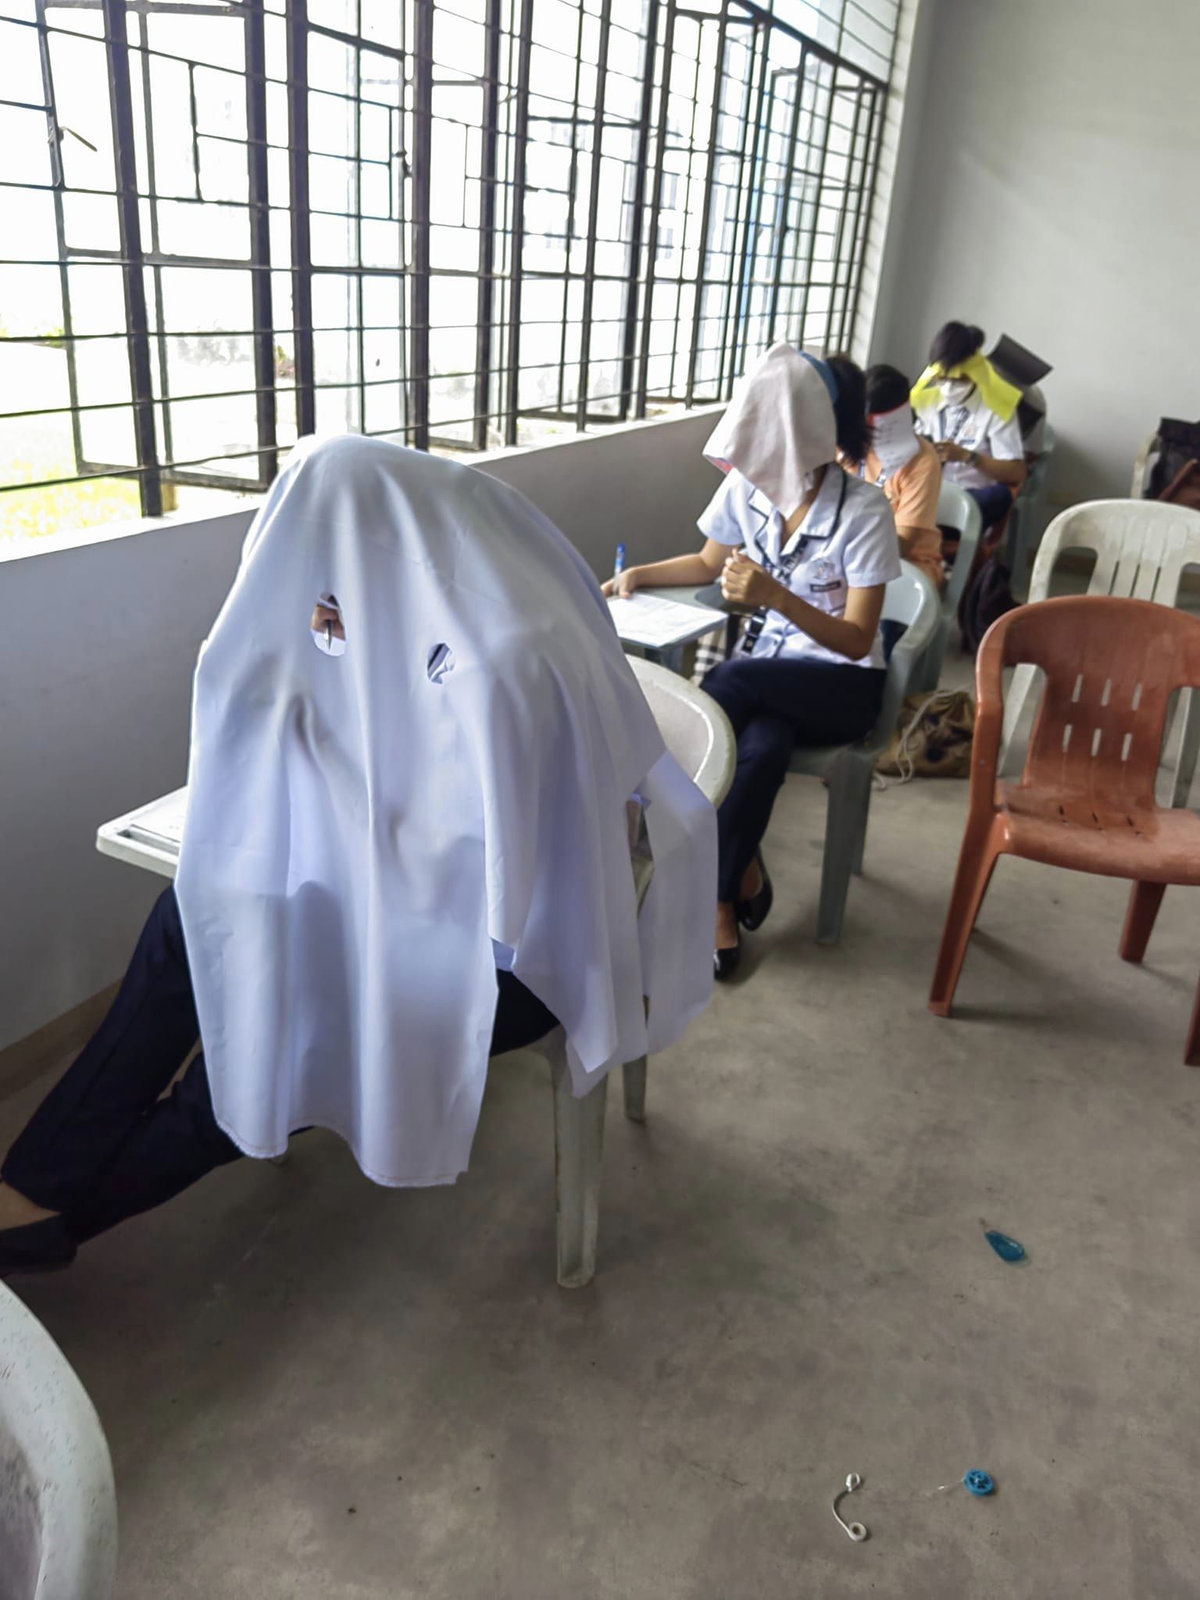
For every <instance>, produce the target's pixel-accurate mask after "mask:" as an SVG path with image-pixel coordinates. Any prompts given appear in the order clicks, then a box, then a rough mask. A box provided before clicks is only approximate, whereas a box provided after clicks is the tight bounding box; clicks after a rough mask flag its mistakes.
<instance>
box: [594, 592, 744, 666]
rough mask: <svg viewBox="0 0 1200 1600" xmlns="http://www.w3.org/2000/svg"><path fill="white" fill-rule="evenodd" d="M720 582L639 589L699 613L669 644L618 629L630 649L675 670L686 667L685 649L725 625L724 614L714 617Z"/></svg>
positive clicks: (628, 649) (623, 642)
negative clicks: (641, 639) (640, 638)
mask: <svg viewBox="0 0 1200 1600" xmlns="http://www.w3.org/2000/svg"><path fill="white" fill-rule="evenodd" d="M715 591H716V585H715V584H714V585H709V586H708V587H706V588H703V589H694V588H692V587H691V586H690V585H685V586H683V587H680V588H665V587H660V588H654V589H638V590H636V591H635V593H637V594H645V595H649V596H650V598H651V599H652V600H673V601H674V602H675V603H676V604H677V605H678V606H681V607H683V608H684V609H686V610H689V611H695V612H697V613H698V615H697V619H696V622H695V624H694V625H693V626H691V627H689V628H685V629H683V630H682V631H681V632H680V633H679V634H678V635H677V636H676V637H675V638H674V639H673V640H672V641H671V643H670V644H669V645H663V646H650V645H644V644H640V643H638V642H637V641H636V640H633V639H627V638H626V637H625V635H624V634H622V633H621V630H620V628H618V629H617V635H618V637H619V638H620V640H621V643H622V644H623V645H624V646H625V649H626V651H627V652H632V651H635V650H636V651H637V652H639V653H640V654H641V655H643V656H645V658H646V659H647V660H648V661H658V662H661V663H662V665H663V666H664V667H669V668H670V669H671V671H672V672H682V671H683V653H684V651H685V650H686V648H687V647H688V645H689V644H694V643H695V641H696V640H697V639H702V638H703V637H704V635H705V634H706V633H712V632H713V630H714V629H715V628H717V627H719V626H720V625H721V621H722V620H723V617H724V615H725V614H724V613H723V614H722V617H721V618H717V619H716V620H714V612H715V610H716V609H717V602H715V601H714V592H715Z"/></svg>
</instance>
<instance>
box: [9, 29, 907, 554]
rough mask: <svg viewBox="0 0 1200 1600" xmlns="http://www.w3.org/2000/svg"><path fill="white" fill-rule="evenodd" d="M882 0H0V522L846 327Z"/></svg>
mask: <svg viewBox="0 0 1200 1600" xmlns="http://www.w3.org/2000/svg"><path fill="white" fill-rule="evenodd" d="M896 12H897V0H862V3H859V0H820V3H819V4H818V3H812V4H806V3H803V0H777V3H776V5H775V7H774V10H771V9H769V8H762V7H760V6H759V5H757V4H756V3H753V0H697V3H696V4H691V5H687V6H685V5H683V4H680V3H676V0H445V3H442V0H436V3H435V0H402V3H399V4H397V3H396V0H307V6H305V5H303V4H300V5H295V4H293V5H291V6H285V5H284V0H266V3H265V4H264V3H262V0H244V3H236V0H211V3H195V4H193V3H187V0H136V3H123V0H72V3H70V4H59V5H53V4H48V3H46V0H0V187H2V188H3V207H4V217H5V226H4V229H3V234H2V242H0V538H2V537H6V536H7V537H18V538H20V537H28V536H30V535H33V536H38V535H42V534H46V533H53V532H56V531H58V530H59V529H64V528H78V527H88V526H94V525H98V524H102V523H104V522H109V521H113V520H116V519H124V518H127V517H130V516H136V515H139V514H148V515H154V514H157V513H158V512H160V511H162V510H170V509H173V508H175V507H184V508H189V507H193V506H194V507H196V508H197V509H200V508H203V507H205V506H218V507H219V506H224V505H228V504H229V503H231V502H230V498H229V497H230V494H231V493H248V492H256V491H258V490H260V489H261V488H263V487H264V486H265V485H266V484H267V483H269V482H270V480H271V478H272V477H273V476H274V473H275V471H276V470H277V467H278V463H279V461H280V459H281V457H282V456H283V454H284V453H285V452H286V451H287V449H288V448H289V447H290V446H291V445H292V444H293V443H294V442H295V440H296V438H297V436H298V434H302V433H307V432H313V431H316V432H321V433H328V432H335V431H342V430H346V429H351V430H361V431H365V432H368V433H372V434H377V435H381V436H383V437H387V438H393V439H396V440H398V441H400V442H404V443H410V444H415V445H417V446H418V447H420V448H432V449H436V450H444V451H452V452H471V451H480V450H488V449H495V448H498V447H501V446H504V445H522V444H530V443H535V442H537V441H538V440H540V439H544V438H547V437H552V436H557V435H561V434H564V433H569V432H572V431H575V430H576V429H586V428H595V427H602V426H605V425H609V424H611V423H615V422H620V421H625V420H629V419H632V418H637V417H642V416H647V415H659V414H663V413H664V412H667V411H670V410H672V409H674V408H676V407H682V406H688V405H694V404H701V403H706V402H709V401H714V400H720V399H723V398H725V396H726V395H727V394H728V392H729V387H730V385H731V384H732V382H733V381H734V379H735V378H736V376H737V375H738V374H739V373H740V372H741V370H743V368H744V366H745V364H746V362H747V360H749V359H752V358H753V357H754V355H756V354H757V353H758V351H759V350H761V349H762V348H763V347H764V346H765V345H766V344H767V343H769V342H770V341H771V340H772V339H774V338H791V339H795V340H796V341H798V342H801V343H805V344H809V345H819V346H825V347H830V348H832V347H842V346H844V345H845V344H847V343H848V342H849V339H850V337H851V335H852V332H853V325H854V316H855V309H856V301H857V292H858V281H859V275H860V269H861V262H862V255H863V249H864V244H865V238H866V226H867V220H868V210H869V205H870V200H871V194H872V189H873V183H874V173H875V165H876V159H877V153H878V143H879V135H880V130H881V127H882V119H883V101H884V94H885V92H886V89H885V86H886V83H887V79H888V76H889V72H890V63H891V55H892V49H893V42H894V35H895V27H896Z"/></svg>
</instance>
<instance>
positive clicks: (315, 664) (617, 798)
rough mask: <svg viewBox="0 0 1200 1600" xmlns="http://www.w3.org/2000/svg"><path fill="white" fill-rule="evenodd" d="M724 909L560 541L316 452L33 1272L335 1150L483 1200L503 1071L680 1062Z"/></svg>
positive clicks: (300, 470) (10, 1213) (218, 682)
mask: <svg viewBox="0 0 1200 1600" xmlns="http://www.w3.org/2000/svg"><path fill="white" fill-rule="evenodd" d="M315 601H319V602H320V603H319V605H318V606H317V608H316V610H315V612H314V610H313V606H314V602H315ZM634 794H636V795H637V796H638V797H639V798H640V799H641V800H642V801H644V809H643V810H641V811H640V813H637V814H636V816H635V820H637V821H638V823H639V832H638V843H639V848H640V847H642V845H643V844H645V845H648V848H649V851H650V854H651V855H652V857H653V859H654V866H655V870H654V875H653V879H652V881H651V884H650V887H649V890H648V892H647V894H646V897H645V900H644V902H643V904H642V906H641V908H640V910H639V907H638V904H637V895H636V891H635V887H634V878H633V872H632V870H631V866H630V816H629V809H630V797H631V796H633V795H634ZM642 825H644V830H645V832H644V837H643V835H642V833H641V831H640V829H641V826H642ZM715 890H716V819H715V817H714V815H713V810H712V807H711V805H710V804H709V803H708V801H707V800H705V799H704V797H703V796H702V795H701V794H700V792H699V790H698V789H697V788H696V787H695V785H694V784H693V783H692V782H691V781H690V779H688V778H687V777H686V776H685V775H684V773H683V772H682V771H681V770H680V768H679V767H678V765H677V764H676V763H675V761H674V759H673V758H672V757H671V756H670V755H669V754H668V753H667V752H666V751H665V749H664V747H663V741H662V736H661V734H660V733H659V730H658V727H657V725H656V723H655V721H654V718H653V716H652V715H651V712H650V709H649V707H648V706H647V704H646V700H645V696H644V695H643V694H642V692H641V690H640V688H639V687H638V684H637V680H636V679H635V678H634V676H633V673H632V672H631V671H630V668H629V663H628V662H627V661H626V659H625V657H624V655H623V653H622V651H621V646H620V643H619V641H618V639H617V637H616V635H615V633H614V632H613V628H612V623H611V621H610V620H609V617H608V614H607V608H606V607H605V605H604V603H603V601H602V600H601V598H600V591H599V589H598V587H597V585H596V582H595V579H594V578H593V577H592V575H591V573H590V572H589V571H588V569H587V567H586V566H585V564H584V562H583V560H582V559H581V557H580V556H579V554H578V553H577V552H576V551H575V550H573V549H572V548H571V546H570V545H569V544H568V543H567V541H566V539H564V538H563V536H562V535H561V534H560V533H559V532H558V530H557V529H555V528H554V527H552V526H551V525H550V523H549V522H547V520H546V518H545V517H543V516H542V515H541V513H540V512H539V511H537V510H536V509H535V508H534V507H533V506H531V505H530V504H529V502H528V501H527V500H525V499H524V498H523V496H521V495H520V494H518V493H517V492H516V491H515V490H513V489H510V488H508V487H507V486H506V485H504V484H501V483H499V482H498V481H497V480H495V479H493V478H489V477H487V476H485V475H484V474H483V473H480V472H476V471H474V470H473V469H471V468H467V467H462V466H457V465H455V464H453V463H451V462H448V461H440V460H437V459H435V458H434V457H431V456H427V455H420V454H418V453H417V452H416V451H413V450H404V449H401V448H400V447H399V446H398V445H393V444H386V443H385V442H384V441H383V440H380V439H363V438H345V439H334V440H330V441H328V442H326V443H323V444H320V445H314V444H313V443H312V441H305V443H304V444H302V445H301V446H300V447H299V448H298V449H297V450H296V451H295V452H294V453H293V456H292V459H291V461H290V462H289V464H288V466H287V467H286V469H285V470H284V471H283V473H282V474H281V475H280V477H279V478H278V479H277V480H276V482H275V484H274V486H273V487H272V489H271V492H270V494H269V495H268V497H267V500H266V503H265V504H264V506H263V508H262V509H261V510H260V512H259V514H258V516H257V517H256V519H255V522H254V525H253V526H252V528H251V530H250V532H249V534H248V536H247V539H246V546H245V550H244V552H243V556H242V563H241V566H240V569H239V571H238V574H237V577H236V579H235V581H234V585H233V588H232V590H231V591H230V594H229V597H228V599H227V600H226V602H225V605H224V607H223V608H222V611H221V614H220V616H219V617H218V619H217V622H216V624H215V625H214V628H213V631H212V634H211V635H210V637H209V638H208V640H207V641H206V643H205V645H204V648H203V650H202V652H201V656H200V663H199V666H198V668H197V672H196V685H195V696H194V704H193V715H192V742H191V762H190V773H189V799H188V812H187V818H186V822H185V826H184V834H183V846H182V850H181V854H180V861H179V873H178V877H177V879H176V884H175V887H174V888H172V889H168V890H167V891H166V892H165V893H164V894H163V895H162V897H161V898H160V900H159V902H158V904H157V906H156V907H155V908H154V911H153V912H152V913H151V916H150V920H149V922H148V923H147V924H146V928H145V930H144V932H143V934H142V937H141V940H140V942H139V944H138V948H137V951H136V953H135V955H134V958H133V961H132V962H131V964H130V966H129V970H128V971H127V973H126V975H125V979H124V981H123V983H122V985H121V989H120V992H119V994H118V996H117V999H116V1001H115V1002H114V1004H113V1008H112V1010H111V1011H110V1013H109V1015H108V1017H107V1018H106V1019H105V1021H104V1022H103V1023H102V1024H101V1026H100V1029H99V1031H98V1032H97V1034H96V1035H95V1037H94V1038H93V1039H92V1040H91V1042H90V1043H89V1044H88V1045H87V1046H86V1048H85V1049H84V1051H83V1053H82V1054H81V1055H80V1057H79V1058H78V1060H77V1061H76V1062H75V1063H74V1065H73V1066H72V1067H71V1068H70V1069H69V1070H68V1071H67V1073H66V1075H65V1076H64V1077H63V1078H62V1079H61V1081H60V1082H59V1083H58V1084H56V1085H55V1087H54V1088H53V1089H52V1090H51V1091H50V1093H49V1095H48V1096H47V1098H46V1099H45V1101H44V1102H43V1103H42V1105H41V1107H40V1108H39V1109H38V1110H37V1111H36V1112H35V1113H34V1115H33V1117H32V1118H31V1120H30V1122H29V1124H28V1126H27V1127H26V1128H25V1130H24V1132H23V1133H21V1135H20V1136H19V1137H18V1138H17V1140H16V1142H15V1143H14V1144H13V1146H12V1149H11V1150H10V1151H9V1152H8V1155H7V1156H6V1158H5V1160H4V1163H3V1168H2V1177H3V1182H2V1183H0V1275H3V1274H5V1273H9V1272H16V1271H21V1270H26V1271H29V1270H36V1269H45V1268H48V1267H52V1266H64V1265H66V1263H67V1262H68V1261H70V1260H71V1258H72V1257H73V1256H74V1254H75V1251H76V1248H77V1246H78V1245H79V1244H81V1243H82V1242H83V1241H84V1240H87V1239H91V1238H92V1237H94V1236H95V1235H96V1234H98V1233H100V1232H102V1231H104V1230H105V1229H107V1228H111V1227H113V1226H114V1225H115V1224H116V1223H119V1222H121V1221H122V1220H124V1219H125V1218H126V1217H131V1216H133V1215H135V1214H136V1213H137V1212H140V1211H145V1210H147V1209H149V1208H150V1207H151V1206H156V1205H159V1204H160V1203H161V1202H162V1201H164V1200H167V1199H169V1198H170V1197H171V1196H172V1195H175V1194H178V1193H179V1191H180V1190H181V1189H184V1188H186V1187H187V1186H188V1185H189V1184H191V1183H194V1182H196V1180H197V1179H198V1178H201V1177H203V1176H204V1174H205V1173H207V1172H210V1171H211V1170H212V1169H213V1168H214V1167H217V1166H220V1165H222V1164H223V1163H225V1162H228V1161H232V1160H233V1159H234V1158H235V1157H237V1156H239V1155H252V1156H272V1155H278V1154H280V1153H281V1152H282V1151H283V1150H284V1149H285V1148H286V1146H287V1141H288V1136H289V1134H290V1133H292V1132H293V1131H296V1130H299V1129H303V1128H305V1127H309V1126H313V1125H316V1126H320V1127H324V1128H327V1129H330V1130H332V1131H333V1132H335V1133H337V1134H340V1135H341V1137H342V1138H344V1139H345V1140H346V1141H347V1143H348V1144H349V1145H350V1147H351V1149H352V1150H353V1152H354V1155H355V1157H356V1159H357V1160H358V1163H359V1166H360V1167H361V1168H362V1170H363V1172H364V1173H366V1175H367V1176H368V1177H370V1178H373V1179H374V1180H375V1181H376V1182H379V1183H384V1184H390V1185H425V1184H434V1183H452V1182H453V1181H454V1179H455V1177H456V1176H457V1175H458V1174H459V1173H460V1172H462V1171H463V1170H464V1169H465V1167H466V1165H467V1160H468V1156H469V1154H470V1148H471V1141H472V1137H473V1135H474V1130H475V1123H476V1119H477V1117H478V1114H479V1104H480V1100H481V1097H482V1093H483V1084H484V1079H485V1077H486V1075H487V1063H488V1056H489V1054H490V1053H493V1052H499V1051H503V1050H509V1049H513V1048H515V1047H516V1046H518V1045H523V1044H529V1043H531V1042H532V1041H533V1040H535V1039H538V1038H540V1037H541V1036H542V1035H543V1034H545V1033H546V1032H547V1031H548V1030H549V1029H551V1028H552V1027H554V1025H555V1022H556V1020H557V1021H558V1022H560V1023H561V1025H562V1027H563V1029H564V1031H565V1033H566V1035H567V1039H568V1043H569V1046H570V1049H569V1051H568V1060H569V1063H570V1069H571V1076H572V1082H573V1086H574V1088H575V1090H576V1092H577V1093H583V1092H585V1091H586V1090H587V1088H588V1087H589V1086H590V1085H591V1084H592V1083H593V1082H597V1081H599V1079H600V1078H601V1077H602V1076H603V1075H604V1073H605V1072H607V1071H608V1070H609V1069H610V1068H611V1067H612V1066H613V1065H615V1064H617V1063H618V1062H621V1061H631V1060H636V1059H637V1058H638V1057H639V1056H640V1055H643V1054H645V1053H646V1052H647V1050H649V1051H655V1050H659V1049H662V1048H663V1047H664V1045H665V1044H666V1043H668V1042H670V1040H671V1039H672V1038H675V1037H678V1035H679V1034H680V1033H681V1032H682V1030H683V1028H684V1027H685V1026H686V1024H687V1022H688V1021H689V1020H690V1019H691V1017H693V1016H694V1015H695V1014H696V1013H697V1012H698V1011H699V1010H701V1009H702V1008H703V1006H704V1005H705V1004H706V1002H707V999H708V997H709V995H710V994H711V990H712V966H711V960H712V957H711V945H710V943H709V940H708V936H707V928H706V923H707V919H708V916H709V914H710V910H711V906H712V896H713V894H714V893H715ZM647 1002H648V1009H647ZM197 1041H199V1042H200V1043H202V1045H203V1054H201V1055H198V1056H196V1057H195V1058H194V1059H193V1060H192V1062H191V1065H190V1066H188V1067H187V1070H186V1071H185V1072H184V1074H183V1076H182V1077H181V1078H180V1080H179V1082H178V1083H176V1084H175V1087H174V1088H173V1089H172V1090H171V1092H170V1093H166V1092H165V1091H167V1090H168V1089H169V1088H170V1085H171V1083H172V1080H173V1079H174V1078H175V1077H176V1074H177V1073H178V1071H179V1068H180V1067H181V1066H182V1065H183V1063H184V1062H185V1060H186V1059H187V1058H188V1057H189V1055H190V1053H191V1051H192V1049H193V1047H194V1046H195V1044H196V1043H197Z"/></svg>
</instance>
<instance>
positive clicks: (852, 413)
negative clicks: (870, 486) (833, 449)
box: [825, 356, 871, 461]
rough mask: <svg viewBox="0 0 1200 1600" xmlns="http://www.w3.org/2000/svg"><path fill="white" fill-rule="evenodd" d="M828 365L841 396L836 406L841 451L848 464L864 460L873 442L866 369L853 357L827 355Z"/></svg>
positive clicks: (834, 405) (838, 397)
mask: <svg viewBox="0 0 1200 1600" xmlns="http://www.w3.org/2000/svg"><path fill="white" fill-rule="evenodd" d="M825 365H826V366H827V367H828V368H829V370H830V372H832V373H833V379H834V382H835V383H836V384H837V391H838V396H837V399H836V400H835V401H834V403H833V417H834V422H835V423H836V425H837V443H838V449H839V450H840V451H841V453H842V455H844V456H845V457H846V459H847V461H861V460H862V459H863V457H864V456H865V455H866V453H867V450H868V448H869V446H870V443H871V425H870V423H869V422H868V421H867V380H866V379H865V378H864V377H863V374H862V368H861V367H859V366H856V365H855V363H854V362H853V361H851V359H850V357H849V356H826V357H825Z"/></svg>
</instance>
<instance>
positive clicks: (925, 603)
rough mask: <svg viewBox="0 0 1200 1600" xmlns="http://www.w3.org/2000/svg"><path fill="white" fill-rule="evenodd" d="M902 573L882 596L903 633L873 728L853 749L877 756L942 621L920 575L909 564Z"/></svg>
mask: <svg viewBox="0 0 1200 1600" xmlns="http://www.w3.org/2000/svg"><path fill="white" fill-rule="evenodd" d="M900 566H901V572H900V576H899V577H898V578H893V579H892V581H891V582H890V583H889V584H888V586H887V589H886V591H885V592H884V596H883V615H884V616H885V617H886V618H887V619H888V620H889V621H892V622H903V623H904V625H905V631H904V633H903V634H902V635H901V636H900V638H899V639H898V640H897V642H896V646H895V648H894V649H893V651H892V658H891V660H890V661H889V662H888V669H887V682H886V683H885V685H884V689H883V703H882V705H881V706H880V708H879V716H878V717H877V718H876V721H875V726H874V727H873V728H872V729H871V732H870V733H869V734H868V735H867V737H866V739H865V740H864V741H863V743H862V744H861V745H859V746H856V747H855V748H856V749H861V750H864V751H866V752H867V753H868V754H870V755H878V754H879V753H880V752H881V751H882V750H886V749H887V747H888V745H889V744H890V743H891V738H892V733H893V730H894V729H895V726H896V718H897V717H898V716H899V714H900V707H901V704H902V703H903V701H904V697H905V695H906V694H907V693H908V691H909V686H910V684H911V683H912V678H913V673H914V672H915V671H916V669H917V663H918V661H919V660H920V658H921V656H922V655H923V653H924V651H925V647H926V646H927V645H928V643H929V641H930V640H931V639H932V638H933V635H934V633H935V631H936V629H937V626H938V622H939V620H940V618H941V596H940V595H939V594H938V592H937V590H936V589H935V588H934V586H933V584H932V583H931V582H930V581H929V579H928V578H927V577H926V576H925V574H924V573H923V572H920V571H918V569H917V568H916V567H914V566H913V565H912V563H911V562H909V561H902V562H901V563H900Z"/></svg>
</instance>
